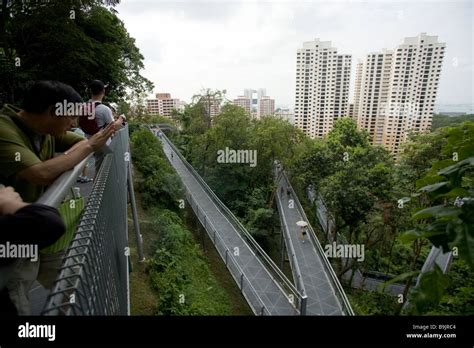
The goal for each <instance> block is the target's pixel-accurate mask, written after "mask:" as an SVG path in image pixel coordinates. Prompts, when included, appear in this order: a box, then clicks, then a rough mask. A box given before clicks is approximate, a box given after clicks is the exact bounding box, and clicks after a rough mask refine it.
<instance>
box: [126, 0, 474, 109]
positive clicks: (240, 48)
mask: <svg viewBox="0 0 474 348" xmlns="http://www.w3.org/2000/svg"><path fill="white" fill-rule="evenodd" d="M472 4H473V2H472V0H467V1H453V0H449V1H434V2H433V1H429V2H428V1H377V2H375V1H364V2H360V1H331V2H327V1H298V0H292V1H256V0H255V1H252V0H249V1H223V0H220V1H204V0H185V1H184V0H181V1H174V0H173V1H170V0H168V1H162V0H122V3H121V4H120V5H119V6H118V7H117V10H118V12H119V17H120V18H121V19H122V20H123V21H124V22H125V26H126V28H127V30H128V31H129V33H130V35H131V36H132V37H134V38H135V39H136V44H137V46H138V47H139V49H140V51H141V53H142V54H143V55H144V57H145V70H144V71H143V75H144V76H145V77H147V78H148V79H150V80H151V81H152V82H153V83H154V84H155V90H154V92H155V93H157V92H169V93H171V94H172V96H173V97H177V98H180V99H183V100H184V101H186V102H189V101H190V99H191V97H192V95H193V94H196V93H198V92H199V91H200V90H201V89H202V88H212V89H221V90H222V89H226V90H227V97H228V98H229V99H233V98H235V97H236V96H237V95H242V93H243V89H244V88H254V89H257V88H266V90H267V94H268V95H269V96H271V97H273V98H274V99H275V103H276V105H277V106H289V107H293V106H294V96H295V73H296V50H297V48H299V47H301V46H302V43H303V42H304V41H311V40H313V39H314V38H320V39H321V40H324V41H332V43H333V46H335V47H337V49H338V52H339V53H347V54H352V59H353V61H352V71H353V74H352V75H354V71H355V63H356V62H357V59H359V58H362V57H363V56H364V55H365V54H367V53H370V52H373V51H379V50H381V49H382V48H389V49H391V48H394V47H395V46H396V45H397V44H399V43H401V42H402V41H403V38H404V37H407V36H416V35H417V34H419V33H421V32H426V33H427V34H428V35H437V36H438V38H439V39H440V40H441V41H442V42H446V45H447V47H446V56H445V60H444V63H443V70H442V75H441V79H440V88H439V95H438V99H437V103H440V104H461V103H473V100H474V92H473V84H474V82H473V74H474V67H473V50H474V48H473V31H474V25H473V16H474V13H473V5H472ZM353 87H354V76H353V78H352V80H351V86H350V89H351V99H352V94H353Z"/></svg>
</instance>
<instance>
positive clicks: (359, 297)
mask: <svg viewBox="0 0 474 348" xmlns="http://www.w3.org/2000/svg"><path fill="white" fill-rule="evenodd" d="M347 294H348V297H349V300H350V303H351V305H352V308H353V310H354V312H355V314H356V315H394V314H395V313H396V301H395V300H394V298H393V296H391V295H389V294H386V293H382V292H378V291H362V290H354V289H351V290H350V291H348V293H347Z"/></svg>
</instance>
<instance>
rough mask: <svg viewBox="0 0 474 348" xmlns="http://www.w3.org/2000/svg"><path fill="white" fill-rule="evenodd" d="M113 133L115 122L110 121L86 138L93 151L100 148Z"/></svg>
mask: <svg viewBox="0 0 474 348" xmlns="http://www.w3.org/2000/svg"><path fill="white" fill-rule="evenodd" d="M114 133H115V123H110V124H109V125H107V127H105V128H104V129H101V130H100V131H98V132H97V133H95V134H94V135H93V136H91V137H90V138H89V140H88V142H89V145H90V147H91V148H92V151H93V152H96V151H98V150H100V149H101V148H102V147H103V146H104V145H105V143H106V142H107V140H108V139H109V138H110V137H111V136H112V135H114Z"/></svg>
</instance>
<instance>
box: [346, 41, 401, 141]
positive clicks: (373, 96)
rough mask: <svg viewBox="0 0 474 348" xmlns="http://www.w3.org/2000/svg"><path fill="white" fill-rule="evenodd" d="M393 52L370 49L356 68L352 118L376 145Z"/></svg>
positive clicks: (385, 102) (381, 130)
mask: <svg viewBox="0 0 474 348" xmlns="http://www.w3.org/2000/svg"><path fill="white" fill-rule="evenodd" d="M392 56H393V52H392V51H389V50H383V51H382V52H375V53H370V54H368V55H367V56H366V57H365V59H364V60H363V61H360V62H359V63H358V64H357V69H356V83H355V93H354V112H353V118H354V119H355V120H356V121H357V125H358V126H359V128H363V129H365V130H367V131H368V132H369V134H370V138H371V140H372V142H373V144H376V145H381V144H382V138H383V129H384V125H385V123H384V122H385V116H386V115H385V112H384V111H385V110H384V108H385V106H386V105H387V101H388V96H389V92H388V89H389V87H390V74H391V68H392Z"/></svg>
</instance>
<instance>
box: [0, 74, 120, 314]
mask: <svg viewBox="0 0 474 348" xmlns="http://www.w3.org/2000/svg"><path fill="white" fill-rule="evenodd" d="M82 103H83V101H82V98H81V97H80V96H79V94H78V93H77V92H76V91H75V90H74V89H73V88H72V87H71V86H68V85H66V84H64V83H61V82H58V81H39V82H36V83H34V84H33V86H32V87H31V88H30V89H29V90H28V91H27V93H26V94H25V96H24V98H23V104H22V106H21V108H17V107H15V106H13V105H8V104H6V105H4V106H3V109H2V110H1V111H0V183H2V184H4V185H8V186H12V187H14V189H15V190H16V191H17V192H18V193H19V194H20V195H21V197H22V199H23V200H24V201H25V202H35V201H36V200H37V199H38V198H39V197H40V196H41V194H42V193H43V192H44V189H45V187H46V186H47V185H50V184H51V183H53V181H54V180H55V179H56V178H57V177H58V176H59V175H60V174H62V173H63V172H65V171H67V170H69V169H71V168H73V167H74V166H75V165H76V164H78V163H79V162H81V161H82V160H83V159H84V158H86V157H87V156H88V155H89V154H90V153H92V152H96V151H98V150H100V149H101V148H102V147H103V146H104V145H105V143H106V141H107V140H108V139H109V138H110V137H111V136H112V135H113V133H114V132H115V127H114V125H113V124H110V125H109V126H107V127H106V128H104V129H102V130H101V131H100V132H97V133H96V134H94V135H93V136H91V137H90V138H89V139H84V138H83V137H81V136H79V135H77V134H74V133H72V132H68V130H69V129H71V127H72V126H73V125H74V124H75V123H76V122H77V119H78V117H79V115H78V114H80V111H78V112H77V113H75V112H72V113H71V112H69V110H79V108H75V107H74V106H75V105H77V104H82ZM63 105H64V106H65V107H66V108H67V110H68V112H66V108H63V107H62V106H63ZM70 105H72V107H71V108H69V107H68V106H70ZM60 106H61V109H60ZM57 152H60V153H63V155H60V156H56V157H55V153H57ZM63 255H64V252H60V253H56V254H49V255H41V256H40V260H39V262H30V261H29V260H27V261H25V260H21V262H19V264H18V266H17V267H16V269H15V271H14V273H15V275H14V276H13V277H12V279H13V280H12V281H9V283H8V285H7V287H8V289H9V293H10V297H11V299H12V300H13V302H14V303H15V306H16V307H17V309H18V313H19V314H20V315H28V314H31V304H30V301H29V297H28V294H29V291H30V288H31V286H32V284H33V282H34V281H35V280H36V279H38V281H40V283H41V284H42V285H43V286H44V287H45V288H48V289H49V288H51V286H52V284H53V282H54V280H55V278H56V275H57V270H58V269H59V267H60V265H61V262H62V256H63ZM40 264H44V265H47V267H41V268H40Z"/></svg>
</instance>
